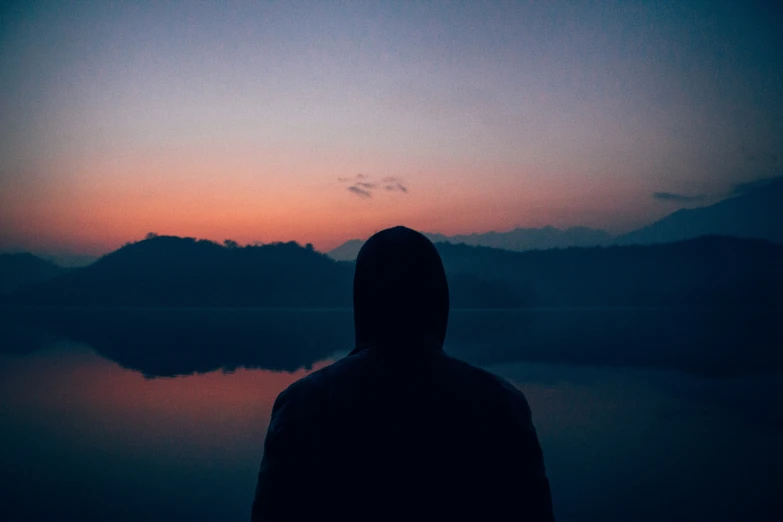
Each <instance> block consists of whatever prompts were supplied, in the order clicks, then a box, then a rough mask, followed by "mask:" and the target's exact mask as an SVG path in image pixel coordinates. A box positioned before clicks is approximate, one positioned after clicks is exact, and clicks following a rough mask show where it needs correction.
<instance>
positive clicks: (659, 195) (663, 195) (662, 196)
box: [653, 192, 705, 203]
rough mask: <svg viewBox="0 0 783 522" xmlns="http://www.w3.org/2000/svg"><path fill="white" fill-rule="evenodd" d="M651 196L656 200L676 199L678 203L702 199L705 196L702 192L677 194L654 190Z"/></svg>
mask: <svg viewBox="0 0 783 522" xmlns="http://www.w3.org/2000/svg"><path fill="white" fill-rule="evenodd" d="M653 197H654V198H655V199H657V200H658V201H677V202H680V203H690V202H694V201H703V200H704V198H705V196H704V194H694V195H691V196H689V195H687V194H677V193H675V192H654V193H653Z"/></svg>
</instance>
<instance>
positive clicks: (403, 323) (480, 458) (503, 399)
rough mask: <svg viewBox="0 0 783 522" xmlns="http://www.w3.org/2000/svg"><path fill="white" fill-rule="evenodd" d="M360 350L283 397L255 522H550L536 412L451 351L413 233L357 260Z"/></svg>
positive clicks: (437, 265) (434, 266) (445, 301)
mask: <svg viewBox="0 0 783 522" xmlns="http://www.w3.org/2000/svg"><path fill="white" fill-rule="evenodd" d="M353 301H354V322H355V328H356V348H355V349H354V350H353V351H352V352H351V353H350V354H349V355H348V356H347V357H345V358H343V359H341V360H339V361H337V362H335V363H334V364H332V365H331V366H328V367H326V368H323V369H321V370H319V371H317V372H314V373H312V374H311V375H309V376H308V377H305V378H304V379H302V380H300V381H298V382H296V383H294V384H292V385H291V386H289V387H288V389H286V390H285V391H283V392H282V393H281V394H280V395H279V396H278V398H277V401H276V402H275V405H274V409H273V411H272V418H271V421H270V425H269V430H268V432H267V435H266V440H265V448H264V457H263V460H262V462H261V470H260V472H259V474H258V487H257V489H256V498H255V502H254V504H253V512H252V518H253V520H264V521H267V520H268V521H274V520H340V521H342V520H368V521H370V520H377V519H397V520H445V521H448V520H453V519H472V520H501V519H503V520H529V521H541V520H552V519H553V517H552V501H551V496H550V492H549V482H548V480H547V478H546V475H545V472H544V462H543V456H542V453H541V448H540V446H539V443H538V439H537V436H536V432H535V429H534V428H533V424H532V422H531V414H530V409H529V408H528V404H527V401H526V400H525V397H524V396H523V395H522V393H521V392H520V391H518V390H517V389H516V388H514V387H513V386H512V385H510V384H509V383H507V382H506V381H504V380H503V379H501V378H499V377H496V376H495V375H492V374H491V373H488V372H486V371H484V370H480V369H478V368H474V367H473V366H470V365H468V364H466V363H464V362H461V361H458V360H456V359H454V358H452V357H450V356H448V355H446V354H445V353H444V352H443V349H442V347H443V341H444V338H445V335H446V323H447V320H448V314H449V293H448V285H447V283H446V274H445V272H444V270H443V264H442V262H441V260H440V256H439V255H438V252H437V250H435V247H434V246H433V245H432V243H430V241H429V240H428V239H427V238H425V237H424V236H423V235H421V234H419V233H418V232H415V231H413V230H410V229H408V228H404V227H396V228H391V229H388V230H384V231H382V232H379V233H377V234H375V235H374V236H373V237H371V238H370V239H369V240H368V241H367V243H365V245H364V246H363V247H362V249H361V251H360V252H359V256H358V258H357V260H356V273H355V275H354V286H353Z"/></svg>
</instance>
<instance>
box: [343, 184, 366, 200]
mask: <svg viewBox="0 0 783 522" xmlns="http://www.w3.org/2000/svg"><path fill="white" fill-rule="evenodd" d="M348 191H349V192H353V193H354V194H356V195H357V196H359V197H362V198H365V199H369V198H371V197H372V194H371V193H370V192H369V191H368V190H365V189H363V188H360V187H357V186H356V185H351V186H350V187H348Z"/></svg>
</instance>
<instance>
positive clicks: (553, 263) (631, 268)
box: [5, 236, 783, 308]
mask: <svg viewBox="0 0 783 522" xmlns="http://www.w3.org/2000/svg"><path fill="white" fill-rule="evenodd" d="M436 247H437V248H438V250H439V252H440V255H441V257H442V259H443V263H444V267H445V268H446V273H447V277H448V279H449V288H450V300H451V304H452V307H454V308H522V307H524V308H529V307H573V306H587V307H594V306H602V307H603V306H621V307H628V306H631V307H633V306H656V307H659V306H664V307H666V306H691V305H694V306H748V305H753V306H779V305H780V304H782V303H783V244H777V243H771V242H768V241H764V240H758V239H741V238H732V237H718V236H710V237H701V238H697V239H691V240H687V241H682V242H678V243H670V244H663V245H649V246H642V245H633V246H611V247H589V248H576V247H572V248H566V249H550V250H534V251H528V252H513V251H509V250H501V249H495V248H489V247H476V246H469V245H464V244H456V245H455V244H451V243H437V244H436ZM353 270H354V263H352V262H346V261H335V260H333V259H331V258H330V257H328V256H327V255H325V254H322V253H320V252H317V251H315V250H313V249H312V248H311V247H309V246H306V247H302V246H299V245H298V244H296V243H294V242H289V243H275V244H271V245H263V246H246V247H238V246H226V245H219V244H217V243H213V242H211V241H207V240H196V239H193V238H180V237H173V236H158V237H152V238H149V239H145V240H143V241H139V242H136V243H131V244H128V245H126V246H124V247H122V248H120V249H119V250H117V251H115V252H112V253H110V254H108V255H106V256H104V257H102V258H101V259H99V260H98V261H96V262H95V263H93V264H92V265H90V266H87V267H84V268H74V269H70V270H67V271H63V272H62V273H59V274H56V275H54V276H52V277H51V278H50V279H48V280H40V279H39V280H37V281H35V282H31V283H29V284H27V285H25V286H21V287H17V288H16V289H15V290H14V291H13V292H11V293H10V295H7V296H6V297H5V300H6V301H7V302H9V303H11V304H15V305H35V306H41V305H44V306H99V307H104V306H122V307H128V306H130V307H149V306H155V307H160V306H163V307H278V308H279V307H291V308H321V307H327V308H333V307H350V306H351V302H352V299H351V295H352V292H351V288H352V279H353Z"/></svg>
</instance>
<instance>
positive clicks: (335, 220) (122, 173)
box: [0, 151, 632, 255]
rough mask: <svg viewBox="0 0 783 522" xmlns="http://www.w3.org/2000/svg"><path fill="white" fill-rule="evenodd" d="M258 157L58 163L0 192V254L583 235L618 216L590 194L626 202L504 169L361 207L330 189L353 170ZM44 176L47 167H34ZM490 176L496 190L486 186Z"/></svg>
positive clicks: (379, 196) (622, 192)
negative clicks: (404, 236) (539, 230)
mask: <svg viewBox="0 0 783 522" xmlns="http://www.w3.org/2000/svg"><path fill="white" fill-rule="evenodd" d="M257 155H258V154H255V155H253V154H250V153H248V152H247V151H244V152H242V151H236V152H235V153H233V154H228V153H226V154H214V153H213V154H208V153H203V154H202V155H201V156H199V155H195V156H193V155H189V153H188V154H184V155H176V154H158V155H157V156H156V157H155V158H154V159H151V158H149V157H147V156H143V155H138V156H136V157H124V158H122V161H120V160H118V159H117V158H115V157H114V156H111V155H106V156H105V157H102V158H91V159H87V160H84V159H82V160H80V161H73V160H71V162H70V164H69V165H68V164H64V163H58V165H59V167H57V168H58V169H59V170H60V171H61V172H62V173H63V174H62V175H61V176H58V177H57V178H56V179H53V180H52V181H51V182H50V183H47V184H45V185H43V184H36V183H28V184H20V185H19V186H17V187H11V188H12V189H13V190H4V191H3V193H2V194H0V203H2V207H3V210H0V217H2V220H1V221H0V247H3V246H6V247H7V246H14V245H16V246H17V248H18V247H22V248H27V249H31V250H46V249H49V250H60V251H63V250H64V251H70V252H78V253H83V254H89V255H101V254H104V253H107V252H109V251H112V250H114V249H116V248H119V247H120V246H122V245H123V244H125V243H127V242H129V241H136V240H139V239H141V238H143V237H144V236H145V235H146V234H147V233H148V232H155V233H158V234H165V235H178V236H188V237H197V238H204V239H211V240H216V241H222V240H223V239H233V240H235V241H238V242H239V243H240V244H252V243H254V242H262V243H269V242H273V241H292V240H293V241H297V242H299V243H301V244H304V243H313V244H314V245H315V247H316V248H317V249H319V250H321V251H328V250H330V249H332V248H334V247H336V246H338V245H340V244H342V243H343V242H344V241H347V240H349V239H354V238H362V239H364V238H367V237H369V236H370V235H372V234H373V233H374V232H376V231H378V230H381V229H383V228H387V227H390V226H395V225H398V224H403V225H407V226H410V227H413V228H416V229H419V230H422V231H426V232H439V233H443V234H449V235H451V234H464V233H473V232H485V231H489V230H497V231H503V230H509V229H512V228H514V227H516V226H531V227H540V226H546V225H553V226H561V227H565V226H573V225H579V224H585V223H583V222H580V220H584V218H585V216H587V217H588V218H589V221H590V223H587V224H588V225H593V226H603V225H606V224H607V223H608V222H609V221H612V220H615V221H616V218H617V213H618V212H617V211H615V210H611V209H607V210H601V209H596V208H591V207H590V203H589V201H591V200H594V199H593V198H592V197H591V196H592V195H593V194H603V195H604V196H605V197H607V199H608V200H609V201H614V202H615V204H618V205H621V204H623V202H624V203H625V204H626V205H627V204H628V203H629V202H630V203H632V199H630V198H629V196H630V195H631V190H630V189H629V188H628V187H623V186H621V185H620V186H618V185H617V184H615V185H610V184H607V183H605V182H600V183H598V182H596V183H595V184H590V185H585V184H582V185H581V186H580V185H569V184H568V183H565V182H557V183H553V182H552V180H551V179H550V178H549V176H546V175H542V174H540V173H538V172H535V171H532V170H531V171H529V172H527V173H526V176H527V177H528V178H529V179H530V180H531V182H530V183H528V184H520V183H519V182H518V180H517V179H516V178H517V177H518V176H517V175H516V173H515V172H513V171H509V169H504V168H502V167H496V168H494V169H493V170H490V171H489V172H488V174H487V178H484V177H477V176H475V175H474V174H473V171H472V170H471V168H470V167H457V166H453V167H451V170H449V177H450V178H451V179H452V181H450V182H449V183H443V182H442V181H441V180H442V179H443V178H444V177H445V172H442V171H441V170H442V168H444V167H440V169H441V170H438V169H432V170H428V168H431V167H428V166H427V165H417V164H411V165H398V166H395V167H394V168H389V169H387V170H381V171H379V172H368V173H367V174H366V175H367V176H368V179H369V180H371V181H372V182H373V183H376V184H378V183H379V181H380V180H381V179H383V178H384V177H386V176H392V175H393V174H394V173H396V172H400V171H406V172H413V173H414V174H415V175H411V176H406V177H404V178H402V179H403V181H404V182H405V184H406V185H407V187H408V193H401V192H389V191H384V190H382V189H380V187H379V189H378V190H374V191H373V195H372V197H370V198H361V197H358V196H356V195H354V194H352V193H350V192H349V191H348V190H346V189H347V186H346V183H344V182H340V181H338V180H339V179H341V178H343V177H344V176H345V174H346V172H349V173H351V172H353V171H357V172H358V171H359V170H360V169H359V167H358V165H356V166H351V165H347V163H350V162H341V161H339V160H338V159H335V158H328V157H326V158H324V157H321V158H318V159H316V160H302V161H300V162H298V163H285V162H283V161H282V160H281V161H279V162H275V161H269V160H262V159H259V158H257V157H256V156H257ZM238 158H240V159H238ZM273 159H274V158H273ZM358 163H361V161H360V162H358ZM47 168H48V169H54V168H55V166H53V165H51V166H50V165H43V166H42V170H45V169H47ZM228 173H230V175H229V174H228ZM561 174H562V177H565V178H566V179H571V178H572V177H573V176H572V175H571V174H569V173H568V172H563V173H561ZM351 175H355V174H351ZM490 178H491V179H492V180H493V183H494V184H493V185H492V186H487V184H486V183H485V182H484V181H485V180H486V179H490Z"/></svg>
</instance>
